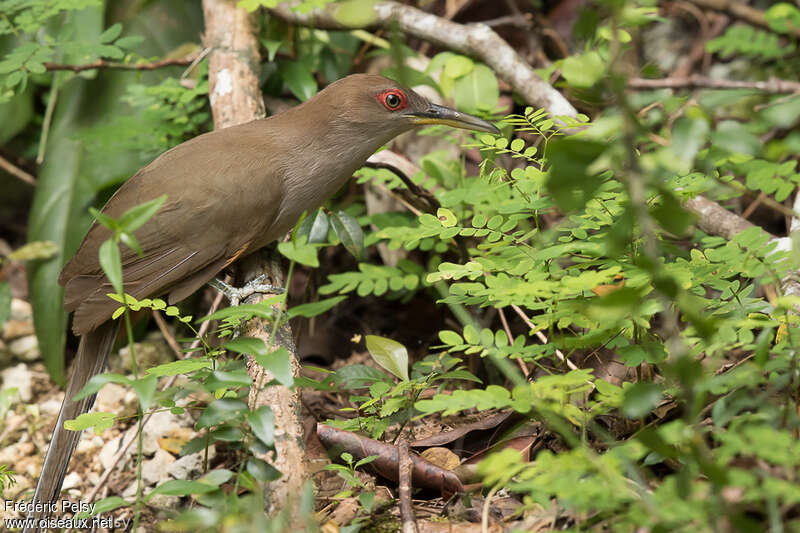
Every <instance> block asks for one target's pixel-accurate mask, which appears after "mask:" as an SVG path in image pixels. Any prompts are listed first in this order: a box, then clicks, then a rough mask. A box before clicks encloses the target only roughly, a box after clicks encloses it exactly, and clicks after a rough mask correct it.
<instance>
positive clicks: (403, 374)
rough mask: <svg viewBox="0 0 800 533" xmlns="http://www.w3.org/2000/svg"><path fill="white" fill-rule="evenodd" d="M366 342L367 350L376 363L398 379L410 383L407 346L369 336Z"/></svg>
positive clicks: (383, 338) (384, 338)
mask: <svg viewBox="0 0 800 533" xmlns="http://www.w3.org/2000/svg"><path fill="white" fill-rule="evenodd" d="M365 340H366V343H367V350H369V354H370V355H371V356H372V358H373V359H374V360H375V362H376V363H378V364H379V365H381V366H382V367H383V368H385V369H386V370H388V371H389V372H391V373H392V374H394V375H395V376H397V377H398V378H400V379H402V380H404V381H408V351H407V350H406V347H405V346H403V345H402V344H400V343H399V342H397V341H395V340H392V339H387V338H386V337H379V336H377V335H367V336H366V338H365Z"/></svg>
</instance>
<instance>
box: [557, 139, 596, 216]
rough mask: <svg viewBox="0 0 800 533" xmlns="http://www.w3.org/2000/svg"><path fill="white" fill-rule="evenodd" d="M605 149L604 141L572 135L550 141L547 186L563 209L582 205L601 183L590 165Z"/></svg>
mask: <svg viewBox="0 0 800 533" xmlns="http://www.w3.org/2000/svg"><path fill="white" fill-rule="evenodd" d="M605 149H606V143H604V142H603V143H601V142H597V141H587V140H583V139H572V138H564V139H553V140H552V141H550V146H549V147H548V156H549V158H550V171H549V173H548V179H547V189H548V190H549V191H550V194H552V195H553V198H554V199H555V200H556V202H557V203H558V205H559V206H560V207H561V208H562V209H563V210H564V211H571V210H573V209H580V208H582V207H583V206H584V204H585V203H586V202H588V201H589V199H590V198H591V197H592V196H593V195H594V192H595V191H596V190H597V188H598V187H600V185H601V184H602V181H601V180H600V179H599V178H598V177H597V176H596V175H595V174H594V173H593V169H592V167H591V165H592V163H594V162H595V160H596V159H597V158H598V157H600V154H602V153H603V151H605Z"/></svg>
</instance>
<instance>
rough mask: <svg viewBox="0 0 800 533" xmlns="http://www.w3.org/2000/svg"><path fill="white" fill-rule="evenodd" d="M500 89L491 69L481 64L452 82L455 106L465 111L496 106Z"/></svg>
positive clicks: (488, 108) (489, 108)
mask: <svg viewBox="0 0 800 533" xmlns="http://www.w3.org/2000/svg"><path fill="white" fill-rule="evenodd" d="M498 98H500V89H499V88H498V85H497V78H496V77H495V75H494V72H493V71H492V69H490V68H489V67H487V66H486V65H483V64H480V63H478V64H476V65H475V67H474V68H473V69H472V70H471V71H470V72H469V73H468V74H466V75H465V76H462V77H461V78H458V79H457V80H455V82H454V84H453V100H455V103H456V107H457V108H458V109H461V110H463V111H467V112H473V113H474V112H476V111H479V110H481V109H484V110H491V109H494V108H495V107H496V106H497V100H498Z"/></svg>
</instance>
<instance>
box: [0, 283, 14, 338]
mask: <svg viewBox="0 0 800 533" xmlns="http://www.w3.org/2000/svg"><path fill="white" fill-rule="evenodd" d="M10 316H11V285H9V284H8V282H7V281H0V330H2V329H3V324H5V323H6V320H8V319H9V317H10Z"/></svg>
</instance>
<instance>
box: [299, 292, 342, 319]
mask: <svg viewBox="0 0 800 533" xmlns="http://www.w3.org/2000/svg"><path fill="white" fill-rule="evenodd" d="M346 299H347V296H335V297H333V298H328V299H325V300H320V301H318V302H310V303H307V304H302V305H296V306H294V307H292V308H291V309H289V310H288V311H287V312H286V315H287V316H288V317H289V318H294V317H296V316H304V317H306V318H311V317H313V316H317V315H321V314H322V313H325V312H327V311H329V310H330V309H331V308H333V307H334V306H335V305H337V304H338V303H340V302H343V301H344V300H346Z"/></svg>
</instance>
